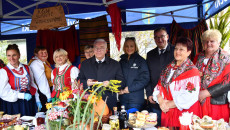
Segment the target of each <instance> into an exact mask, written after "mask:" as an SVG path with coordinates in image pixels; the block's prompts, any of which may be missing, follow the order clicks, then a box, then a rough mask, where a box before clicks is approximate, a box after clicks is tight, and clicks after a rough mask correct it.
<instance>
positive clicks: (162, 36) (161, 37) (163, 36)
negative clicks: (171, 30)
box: [154, 35, 166, 39]
mask: <svg viewBox="0 0 230 130" xmlns="http://www.w3.org/2000/svg"><path fill="white" fill-rule="evenodd" d="M165 36H166V35H161V36H160V37H157V36H155V37H154V39H163V38H165Z"/></svg>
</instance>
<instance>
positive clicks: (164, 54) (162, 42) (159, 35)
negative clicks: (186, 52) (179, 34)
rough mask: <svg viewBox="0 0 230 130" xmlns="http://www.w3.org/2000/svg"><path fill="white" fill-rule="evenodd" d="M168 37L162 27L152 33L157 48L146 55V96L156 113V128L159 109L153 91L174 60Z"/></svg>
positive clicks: (159, 113) (172, 48)
mask: <svg viewBox="0 0 230 130" xmlns="http://www.w3.org/2000/svg"><path fill="white" fill-rule="evenodd" d="M168 39H169V36H168V34H167V30H166V29H165V28H163V27H161V28H157V29H156V30H155V31H154V40H155V43H156V44H157V47H156V48H155V49H153V50H151V51H149V52H148V53H147V59H146V60H147V64H148V67H149V71H150V79H151V80H150V82H149V85H148V86H147V87H146V94H147V97H148V101H149V102H150V108H151V110H150V111H152V112H154V113H157V116H158V119H157V122H158V126H160V125H161V122H160V121H161V109H160V107H159V104H157V103H156V102H155V101H154V100H153V96H152V94H153V90H154V87H155V86H156V85H157V82H158V80H159V78H160V73H161V71H162V70H163V69H164V68H165V67H166V66H167V65H168V64H169V63H170V62H172V61H173V59H174V46H173V45H171V44H170V43H168Z"/></svg>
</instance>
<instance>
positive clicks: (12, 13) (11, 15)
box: [0, 0, 230, 39]
mask: <svg viewBox="0 0 230 130" xmlns="http://www.w3.org/2000/svg"><path fill="white" fill-rule="evenodd" d="M105 1H106V0H76V1H74V0H72V1H71V0H0V22H1V35H11V34H25V33H36V31H32V30H29V24H30V22H31V17H32V14H33V11H34V9H36V8H43V7H50V6H54V5H57V4H62V6H63V8H64V11H65V14H66V17H67V23H68V26H70V25H72V24H76V23H77V22H76V19H79V18H80V19H84V18H93V17H97V16H99V15H102V14H107V13H106V11H105V10H106V6H107V5H108V4H112V3H117V4H118V7H119V8H121V9H122V12H123V13H122V22H123V24H122V25H123V30H124V31H125V30H141V28H143V30H145V29H146V27H144V26H145V25H157V24H170V23H171V22H172V19H173V18H175V20H176V21H177V22H178V23H188V22H189V23H194V22H195V23H197V22H199V20H201V19H203V18H209V17H210V16H212V15H214V14H216V13H217V12H219V11H220V10H222V9H223V8H225V7H227V6H228V5H229V4H230V1H227V0H111V1H110V2H105ZM57 2H58V3H57ZM213 5H214V6H213ZM203 6H204V7H203ZM205 14H207V15H205ZM108 21H110V18H109V17H108ZM136 25H142V26H143V27H141V28H140V26H139V27H135V26H136ZM76 27H77V25H76ZM149 29H152V28H149ZM0 39H1V38H0Z"/></svg>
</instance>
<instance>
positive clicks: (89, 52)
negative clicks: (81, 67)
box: [85, 51, 93, 54]
mask: <svg viewBox="0 0 230 130" xmlns="http://www.w3.org/2000/svg"><path fill="white" fill-rule="evenodd" d="M85 53H87V54H88V53H93V51H85Z"/></svg>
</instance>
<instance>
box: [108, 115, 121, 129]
mask: <svg viewBox="0 0 230 130" xmlns="http://www.w3.org/2000/svg"><path fill="white" fill-rule="evenodd" d="M109 124H110V126H111V130H119V119H118V116H117V115H112V116H110V117H109Z"/></svg>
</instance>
